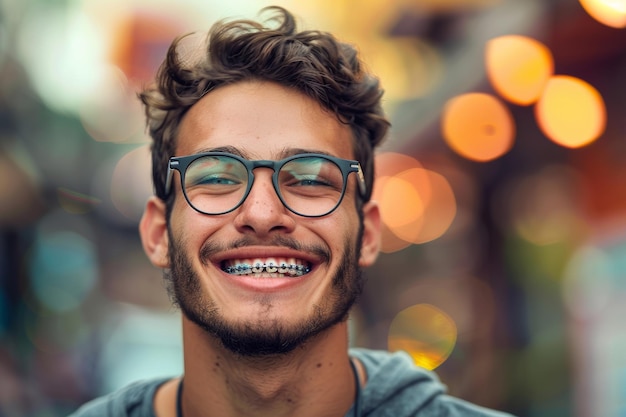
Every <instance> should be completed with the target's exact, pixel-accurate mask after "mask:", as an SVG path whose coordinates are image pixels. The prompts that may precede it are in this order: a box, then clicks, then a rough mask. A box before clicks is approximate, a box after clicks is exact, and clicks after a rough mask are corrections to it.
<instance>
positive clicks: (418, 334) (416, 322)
mask: <svg viewBox="0 0 626 417" xmlns="http://www.w3.org/2000/svg"><path fill="white" fill-rule="evenodd" d="M456 338H457V329H456V325H455V323H454V320H452V318H450V316H448V315H447V314H446V313H444V312H443V311H441V310H440V309H438V308H437V307H435V306H432V305H430V304H418V305H414V306H412V307H409V308H406V309H404V310H402V311H401V312H400V313H398V315H397V316H396V317H395V318H394V319H393V321H392V323H391V326H390V328H389V343H388V345H389V350H390V351H398V350H403V351H405V352H407V353H408V354H409V355H411V357H412V358H413V360H414V361H415V363H416V364H417V365H419V366H421V367H423V368H425V369H429V370H432V369H435V368H437V367H438V366H439V365H441V364H442V363H443V362H445V360H446V359H448V357H449V356H450V353H452V350H453V349H454V346H455V344H456Z"/></svg>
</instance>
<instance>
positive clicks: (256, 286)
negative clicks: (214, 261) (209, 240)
mask: <svg viewBox="0 0 626 417" xmlns="http://www.w3.org/2000/svg"><path fill="white" fill-rule="evenodd" d="M222 274H224V275H225V276H226V278H228V280H229V281H230V282H232V283H233V284H235V285H237V286H238V287H240V288H242V289H244V290H246V291H255V292H276V291H284V290H287V289H291V288H293V287H296V286H298V285H301V284H302V283H303V282H304V281H306V277H308V276H309V275H310V274H311V271H309V272H308V273H307V274H305V275H302V276H299V277H285V278H280V277H276V278H271V277H267V278H263V277H259V278H257V277H252V276H243V275H231V274H228V273H226V272H224V271H222Z"/></svg>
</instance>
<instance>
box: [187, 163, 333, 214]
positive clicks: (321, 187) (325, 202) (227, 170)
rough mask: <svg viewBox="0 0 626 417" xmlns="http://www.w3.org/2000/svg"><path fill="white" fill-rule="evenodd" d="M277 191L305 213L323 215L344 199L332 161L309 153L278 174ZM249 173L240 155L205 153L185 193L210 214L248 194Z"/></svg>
mask: <svg viewBox="0 0 626 417" xmlns="http://www.w3.org/2000/svg"><path fill="white" fill-rule="evenodd" d="M275 177H276V178H277V181H276V183H277V184H275V186H277V187H278V190H277V192H278V195H279V197H280V199H281V200H282V202H283V204H285V205H286V206H287V207H288V208H289V209H290V210H292V211H294V212H296V213H298V214H301V215H303V216H320V215H324V214H327V213H328V212H330V211H332V210H333V209H334V208H335V206H336V205H337V203H338V202H339V200H340V199H341V196H342V193H343V188H344V179H343V174H342V172H341V169H340V168H339V167H338V166H337V165H336V164H335V163H334V162H332V161H330V160H328V159H325V158H322V157H318V156H307V157H302V158H296V159H292V160H290V161H289V162H287V163H285V164H283V165H282V166H281V167H280V170H279V172H278V174H277V175H276V176H275ZM248 182H249V175H248V170H247V168H246V166H245V165H244V164H243V163H242V162H241V161H239V160H238V159H235V158H232V157H229V156H223V155H219V156H218V155H210V156H203V157H200V158H198V159H196V160H195V161H193V162H192V163H191V164H190V165H189V166H188V167H187V170H186V172H185V181H184V187H185V193H186V196H187V199H188V200H189V203H190V204H191V205H192V206H193V207H194V208H195V209H196V210H199V211H201V212H204V213H207V214H219V213H225V212H228V211H230V210H232V209H233V208H235V207H236V206H237V205H239V204H240V203H241V202H242V200H243V199H244V198H245V197H246V191H247V190H248Z"/></svg>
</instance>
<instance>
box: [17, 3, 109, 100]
mask: <svg viewBox="0 0 626 417" xmlns="http://www.w3.org/2000/svg"><path fill="white" fill-rule="evenodd" d="M29 13H30V15H29V16H28V19H25V20H24V24H23V25H22V26H21V27H20V33H19V34H18V37H19V39H18V42H19V45H18V48H19V49H18V53H19V54H20V56H21V59H22V61H23V62H24V63H25V66H26V70H27V71H28V72H29V75H30V79H31V80H32V82H33V85H34V87H35V89H36V91H37V92H38V93H39V95H40V96H41V98H42V99H43V100H44V101H45V103H46V104H47V105H48V106H50V107H51V108H53V109H55V110H57V111H60V112H75V111H76V110H78V109H79V108H80V107H81V106H82V104H83V103H84V102H85V100H87V99H90V98H91V97H92V96H93V95H94V94H95V92H96V91H98V85H99V83H100V80H101V79H102V76H103V68H104V67H105V65H104V64H105V62H106V56H105V48H104V45H105V38H104V36H103V34H102V33H101V32H99V31H98V29H97V25H95V24H94V20H93V17H92V16H89V15H87V14H85V13H84V12H83V11H82V10H80V9H78V8H71V9H69V10H62V9H59V8H57V7H54V6H53V5H50V4H47V3H46V4H44V3H41V4H39V6H38V7H30V8H29Z"/></svg>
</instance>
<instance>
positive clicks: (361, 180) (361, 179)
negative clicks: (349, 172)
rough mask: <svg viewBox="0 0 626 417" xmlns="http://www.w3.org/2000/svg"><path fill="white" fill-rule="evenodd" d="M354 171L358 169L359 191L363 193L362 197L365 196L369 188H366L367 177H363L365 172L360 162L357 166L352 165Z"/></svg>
mask: <svg viewBox="0 0 626 417" xmlns="http://www.w3.org/2000/svg"><path fill="white" fill-rule="evenodd" d="M350 166H351V167H352V168H353V169H356V171H355V172H356V175H357V176H358V177H359V179H358V181H357V182H358V183H359V191H360V192H361V196H362V197H363V196H365V194H366V191H367V188H366V186H365V176H364V175H363V170H362V169H361V164H359V163H358V162H357V163H356V164H352V165H350Z"/></svg>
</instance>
